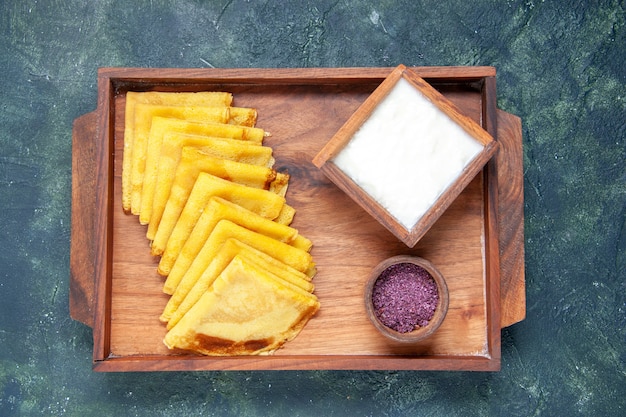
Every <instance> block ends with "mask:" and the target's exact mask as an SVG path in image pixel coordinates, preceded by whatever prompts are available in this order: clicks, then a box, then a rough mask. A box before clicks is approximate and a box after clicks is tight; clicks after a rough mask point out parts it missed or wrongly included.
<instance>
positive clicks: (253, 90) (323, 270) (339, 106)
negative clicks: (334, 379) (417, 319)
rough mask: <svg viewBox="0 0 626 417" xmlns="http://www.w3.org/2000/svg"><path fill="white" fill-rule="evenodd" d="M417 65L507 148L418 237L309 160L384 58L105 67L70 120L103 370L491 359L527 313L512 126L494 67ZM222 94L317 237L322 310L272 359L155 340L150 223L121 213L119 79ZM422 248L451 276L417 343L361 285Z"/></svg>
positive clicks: (79, 245) (84, 259) (473, 363)
mask: <svg viewBox="0 0 626 417" xmlns="http://www.w3.org/2000/svg"><path fill="white" fill-rule="evenodd" d="M414 70H415V71H416V72H417V73H418V74H419V75H420V76H421V77H422V78H425V79H426V80H427V81H428V82H430V83H431V84H432V85H433V86H435V87H436V88H437V89H438V90H439V91H441V92H442V93H443V94H445V95H446V96H447V97H448V98H450V99H451V100H452V101H453V102H454V103H455V104H456V105H457V106H458V107H459V108H460V109H462V111H463V112H464V113H465V114H467V115H468V116H470V117H472V118H473V119H474V120H476V121H477V122H479V123H480V124H481V125H482V126H483V127H484V128H485V129H486V130H487V131H489V132H490V133H491V134H492V135H493V136H494V138H496V139H497V140H498V141H499V142H500V150H499V153H498V155H497V157H495V158H494V159H492V160H491V161H490V162H489V164H488V165H487V166H486V168H485V169H484V170H483V171H482V172H481V173H480V174H479V175H478V176H477V177H476V178H475V179H474V180H473V181H472V182H471V183H470V185H469V186H468V187H467V189H466V190H465V191H464V192H463V193H461V195H460V196H459V197H458V198H457V200H456V201H455V202H454V203H453V204H452V205H451V206H450V208H449V209H448V210H447V212H446V213H445V214H444V215H443V216H442V217H441V218H440V219H439V221H438V222H437V223H436V224H435V225H434V226H433V227H432V229H431V230H430V231H429V232H428V233H427V234H426V235H425V236H424V238H423V239H422V240H421V241H420V242H418V244H417V245H416V246H415V247H414V248H413V249H409V248H407V247H406V246H405V245H404V244H403V243H401V242H400V241H398V240H397V239H396V238H395V237H393V235H391V233H389V232H388V231H387V230H386V229H385V228H383V227H382V226H381V225H380V224H378V223H377V222H376V221H375V220H374V219H372V218H371V217H370V216H369V215H368V214H367V213H365V212H364V211H363V210H362V209H361V208H359V207H358V206H357V205H356V204H355V203H354V202H353V201H352V200H351V199H350V198H349V197H347V196H346V195H345V194H343V193H342V192H341V191H339V189H337V188H336V187H335V186H334V185H333V184H332V183H331V182H330V181H329V180H328V179H326V177H325V176H324V175H323V174H322V173H321V172H320V171H319V170H318V169H316V168H315V167H314V166H313V164H312V163H311V160H312V158H313V157H314V155H315V154H316V153H317V152H318V151H319V150H320V149H321V148H322V146H323V145H324V144H325V143H326V141H328V139H329V138H330V137H332V135H333V134H334V133H335V131H336V130H337V129H338V128H339V127H340V126H341V125H342V124H343V123H344V122H345V120H347V118H348V117H349V116H350V115H351V114H352V112H354V110H355V109H356V108H357V107H358V106H359V104H360V103H362V102H363V100H365V98H366V97H367V96H368V95H369V94H370V93H371V92H372V91H373V90H374V88H375V87H376V86H377V85H378V84H379V83H380V82H381V81H382V80H383V79H384V78H385V77H386V76H387V75H388V74H389V72H390V71H391V68H340V69H319V68H318V69H138V68H135V69H133V68H131V69H129V68H106V69H101V70H100V71H99V73H98V106H97V109H96V110H95V111H94V112H91V113H88V114H85V115H83V116H81V117H79V118H78V119H76V120H75V122H74V127H73V151H72V157H73V178H72V231H71V256H70V314H71V316H72V318H74V319H75V320H78V321H81V322H83V323H85V324H86V325H88V326H90V327H92V328H93V336H94V353H93V369H94V370H96V371H161V370H227V369H232V370H235V369H237V370H271V369H362V370H365V369H415V370H417V369H429V370H482V371H495V370H498V369H499V368H500V329H501V328H502V327H505V326H508V325H511V324H513V323H516V322H518V321H520V320H523V319H524V316H525V284H524V250H523V245H524V240H523V188H522V185H523V178H522V155H521V122H520V120H519V118H517V117H515V116H512V115H510V114H507V113H505V112H502V111H500V110H498V109H497V108H496V92H495V69H494V68H491V67H418V68H414ZM142 90H161V91H200V90H222V91H229V92H232V93H233V94H234V97H235V103H234V104H235V105H237V106H246V107H255V108H257V109H258V111H259V120H258V126H259V127H262V128H264V129H266V130H267V131H269V132H271V134H272V136H271V137H269V138H268V139H267V140H266V142H265V143H266V144H267V145H268V146H271V147H272V148H273V149H274V155H275V158H276V167H277V168H279V169H281V170H285V171H288V172H289V174H290V175H291V181H290V187H289V190H288V193H287V201H288V203H289V204H290V205H292V206H293V207H295V208H296V210H297V214H296V217H295V220H294V223H293V226H294V227H296V228H298V229H299V230H300V232H301V233H302V234H303V235H305V236H307V237H308V238H309V239H311V240H312V241H313V243H314V245H315V246H314V248H313V250H312V254H313V256H314V259H315V261H316V263H317V265H318V274H317V275H316V277H315V278H314V283H315V285H316V294H317V295H318V297H319V299H320V301H321V303H322V308H321V310H320V311H319V313H318V314H317V315H316V316H315V317H314V318H313V319H312V320H311V321H310V322H309V323H308V324H307V326H306V327H305V329H304V330H303V331H302V332H301V333H300V335H299V336H298V337H297V338H296V339H295V340H293V341H291V342H289V343H287V344H286V345H285V347H284V348H283V349H281V350H279V351H277V352H276V353H275V354H274V355H270V356H243V357H218V358H215V357H203V356H196V355H174V354H172V353H170V352H169V351H168V350H167V348H166V347H165V346H164V345H163V343H162V338H163V336H164V334H165V327H164V326H163V325H162V324H161V323H160V322H159V319H158V317H159V315H160V313H161V311H162V309H163V306H164V305H165V303H166V302H167V296H166V295H165V294H163V293H162V291H161V288H162V283H163V279H162V278H161V277H160V276H159V275H157V273H156V265H157V260H156V259H155V258H153V257H151V256H150V254H149V248H148V242H147V240H146V239H145V226H141V225H139V222H138V219H137V217H136V216H132V215H125V214H124V213H123V212H122V209H121V197H120V192H121V191H120V185H121V179H120V173H121V161H122V158H121V157H122V149H123V130H124V104H125V93H126V92H127V91H142ZM398 254H416V255H419V256H422V257H425V258H427V259H429V260H430V261H432V262H433V263H434V264H435V265H437V267H438V268H439V269H440V270H441V272H442V273H443V274H444V275H445V277H446V279H447V283H448V286H449V289H450V309H449V312H448V316H447V317H446V320H445V321H444V323H443V325H442V327H441V328H440V329H439V331H438V332H437V333H436V334H435V335H434V336H432V337H431V338H429V339H428V340H426V341H424V342H421V343H419V344H417V345H414V346H411V347H407V346H401V345H394V344H393V343H389V342H388V341H386V340H385V339H383V337H382V336H380V335H379V334H378V333H377V332H376V330H375V329H374V327H373V326H372V325H371V324H370V323H369V322H368V319H367V317H366V314H365V308H364V305H363V301H362V297H363V286H364V283H365V280H366V278H367V275H368V272H369V271H370V269H371V268H372V267H374V266H375V265H376V264H377V263H378V262H379V261H380V260H382V259H383V258H386V257H389V256H392V255H398Z"/></svg>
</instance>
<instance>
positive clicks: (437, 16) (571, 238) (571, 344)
mask: <svg viewBox="0 0 626 417" xmlns="http://www.w3.org/2000/svg"><path fill="white" fill-rule="evenodd" d="M0 12H1V13H0V149H1V151H0V391H1V394H0V415H2V416H11V415H37V416H39V415H72V416H73V415H76V416H85V415H89V416H96V415H103V416H105V415H106V416H109V415H119V416H125V415H129V416H135V415H137V416H144V415H145V416H169V415H172V416H187V415H200V414H202V415H216V416H218V415H219V416H222V415H242V416H265V415H289V416H322V415H323V416H339V415H353V416H358V415H374V416H400V415H424V416H435V415H445V416H456V415H458V416H468V415H472V416H474V415H477V416H487V415H503V416H517V415H519V416H526V415H548V416H554V415H558V416H565V415H568V416H569V415H585V416H590V415H604V416H613V415H624V414H626V330H625V325H626V297H625V295H624V294H625V292H626V286H625V277H626V228H625V219H626V204H625V203H626V163H625V157H626V155H625V154H626V121H625V120H626V112H625V110H626V69H625V68H626V60H625V57H626V50H625V49H626V38H625V34H626V27H625V19H626V17H625V6H624V2H623V0H622V1H582V0H581V1H573V0H567V1H549V0H546V1H542V0H521V1H520V0H508V1H488V0H478V1H467V0H463V1H461V0H453V1H440V2H437V1H414V0H405V1H350V0H333V1H318V2H312V1H298V0H284V1H254V0H228V1H226V0H222V1H214V2H202V1H195V0H175V1H165V0H152V1H141V2H139V1H137V2H134V1H133V2H129V1H115V0H94V1H82V0H69V1H53V0H50V1H44V0H39V1H37V0H5V1H3V2H2V4H1V5H0ZM399 63H404V64H406V65H418V66H421V65H490V66H495V67H496V68H497V71H498V78H497V83H498V105H499V107H500V108H501V109H502V110H505V111H507V112H509V113H513V114H516V115H518V116H520V117H521V118H522V120H523V136H524V179H525V183H524V185H525V216H526V223H525V235H526V279H527V301H528V302H527V318H526V320H524V321H523V322H521V323H519V324H516V325H514V326H512V327H510V328H507V329H505V330H503V331H502V370H501V371H500V372H498V373H465V372H457V373H452V372H321V371H320V372H198V373H156V374H142V373H136V374H133V373H130V374H97V373H93V372H92V371H91V354H92V346H93V342H92V339H91V337H92V334H91V329H89V328H88V327H86V326H84V325H82V324H80V323H77V322H74V321H72V320H71V319H70V318H69V312H68V284H69V238H70V200H71V152H72V149H71V129H72V122H73V120H74V119H75V118H76V117H78V116H80V115H82V114H85V113H87V112H90V111H92V110H94V109H95V106H96V96H97V85H96V71H97V68H98V67H103V66H140V67H207V66H214V67H347V66H395V65H397V64H399Z"/></svg>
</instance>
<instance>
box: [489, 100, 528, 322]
mask: <svg viewBox="0 0 626 417" xmlns="http://www.w3.org/2000/svg"><path fill="white" fill-rule="evenodd" d="M497 114H498V142H500V151H499V152H498V155H497V156H496V163H497V167H498V168H497V171H498V229H499V231H498V233H499V235H500V236H499V238H500V300H501V301H500V325H501V327H502V328H504V327H508V326H510V325H512V324H515V323H517V322H520V321H522V320H524V318H525V317H526V284H525V278H524V156H523V152H522V121H521V119H520V118H519V117H517V116H514V115H512V114H509V113H506V112H504V111H502V110H498V111H497Z"/></svg>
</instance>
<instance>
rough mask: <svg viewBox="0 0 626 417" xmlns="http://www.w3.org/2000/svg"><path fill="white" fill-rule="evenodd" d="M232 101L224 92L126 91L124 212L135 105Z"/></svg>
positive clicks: (224, 104)
mask: <svg viewBox="0 0 626 417" xmlns="http://www.w3.org/2000/svg"><path fill="white" fill-rule="evenodd" d="M232 101H233V95H232V94H231V93H226V92H215V91H201V92H193V93H192V92H160V91H145V92H136V91H128V92H127V93H126V108H125V114H124V152H123V157H122V166H123V168H122V207H123V209H124V211H125V212H130V199H131V197H130V195H131V192H130V191H131V184H130V179H131V166H132V151H133V142H134V140H133V139H134V134H135V105H136V104H137V103H145V104H171V105H180V106H194V105H195V106H207V105H210V106H215V107H227V106H230V105H231V103H232Z"/></svg>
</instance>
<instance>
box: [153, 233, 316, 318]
mask: <svg viewBox="0 0 626 417" xmlns="http://www.w3.org/2000/svg"><path fill="white" fill-rule="evenodd" d="M235 256H239V257H241V258H243V259H245V260H246V261H248V262H251V263H253V264H254V265H256V266H258V267H259V268H263V269H265V270H266V271H268V272H271V273H272V274H274V275H276V276H277V277H278V278H280V279H282V280H284V281H286V282H289V283H291V284H293V285H296V286H297V287H299V288H302V289H303V290H305V291H307V292H313V289H314V286H313V284H312V283H311V277H309V276H308V275H306V274H304V273H302V272H300V271H298V270H296V269H294V268H292V267H290V266H289V265H286V264H285V263H283V262H281V261H279V260H278V259H276V258H273V257H271V256H269V255H267V254H266V253H263V252H261V251H259V250H258V249H255V248H253V247H252V246H250V245H247V244H245V243H243V242H240V241H239V240H237V239H233V238H231V239H228V240H227V241H226V242H224V244H223V245H222V247H221V248H220V250H219V251H218V252H217V254H216V255H215V257H214V258H213V260H212V261H211V263H210V264H209V266H208V267H207V268H206V269H205V270H204V272H203V273H202V275H200V277H199V278H198V280H197V281H196V283H195V284H194V285H193V287H192V288H191V290H190V291H189V292H188V293H187V295H185V297H184V298H183V299H182V301H181V300H180V298H178V297H171V298H170V300H169V301H168V303H167V305H166V306H165V309H164V310H163V313H162V314H161V317H160V320H161V321H162V322H165V323H167V328H168V329H171V328H172V327H173V326H174V325H176V323H178V321H179V320H180V319H181V318H182V316H183V315H185V314H186V313H187V311H189V309H190V308H191V307H192V306H193V305H194V304H195V303H196V302H197V301H198V300H199V299H200V297H202V294H204V293H205V292H206V291H207V290H208V289H209V288H210V287H211V285H212V284H213V281H215V279H216V278H217V277H218V276H219V274H220V273H221V272H222V271H223V270H224V268H226V266H227V265H228V264H229V263H230V262H231V261H232V260H233V258H234V257H235Z"/></svg>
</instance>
